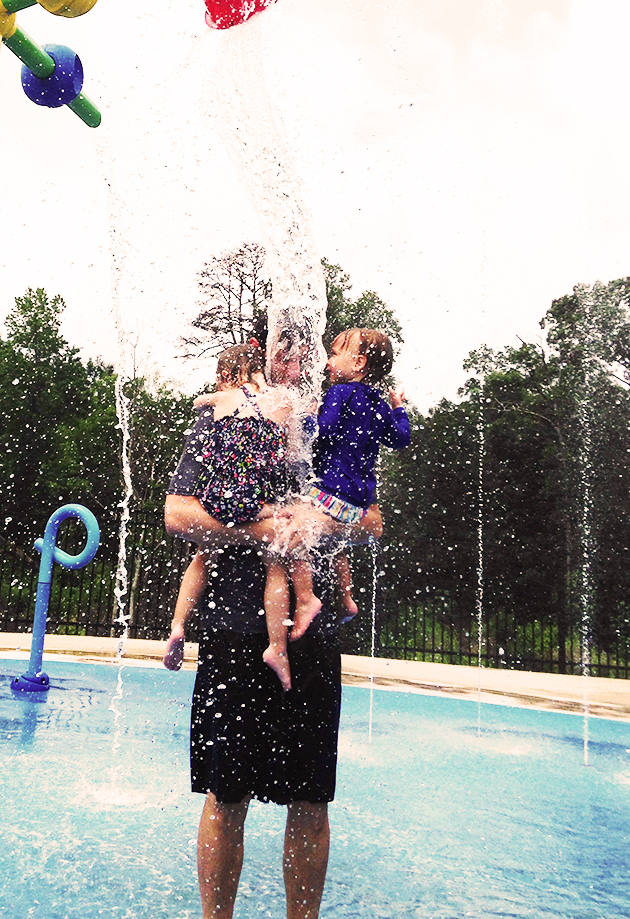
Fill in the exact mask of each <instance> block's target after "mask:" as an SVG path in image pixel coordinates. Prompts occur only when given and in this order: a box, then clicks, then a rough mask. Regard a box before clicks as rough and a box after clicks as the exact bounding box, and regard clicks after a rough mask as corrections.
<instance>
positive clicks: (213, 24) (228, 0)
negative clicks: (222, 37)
mask: <svg viewBox="0 0 630 919" xmlns="http://www.w3.org/2000/svg"><path fill="white" fill-rule="evenodd" d="M205 2H206V8H207V13H206V22H207V23H208V25H209V26H210V28H211V29H229V28H231V27H232V26H238V25H240V24H241V23H242V22H245V21H246V20H247V19H249V18H250V17H251V16H254V15H255V14H256V13H260V12H261V11H262V10H264V9H265V7H267V6H271V4H272V3H275V2H276V0H205Z"/></svg>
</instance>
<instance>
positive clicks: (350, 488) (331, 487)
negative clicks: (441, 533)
mask: <svg viewBox="0 0 630 919" xmlns="http://www.w3.org/2000/svg"><path fill="white" fill-rule="evenodd" d="M393 360H394V353H393V348H392V343H391V341H390V339H389V338H388V336H387V335H385V334H384V333H383V332H379V331H377V330H375V329H348V330H347V331H346V332H342V333H341V335H338V336H337V338H336V339H335V340H334V342H333V345H332V349H331V352H330V357H329V359H328V363H327V364H326V370H327V371H328V374H329V378H330V382H331V383H332V384H333V385H332V386H331V387H330V389H329V390H328V392H327V393H326V396H325V397H324V401H323V403H322V405H321V408H320V411H319V416H318V426H319V432H318V435H317V438H316V441H315V455H314V468H315V474H316V481H315V483H314V485H313V486H312V487H311V489H310V492H309V496H310V498H311V499H312V501H313V502H314V504H315V505H316V506H318V507H321V508H322V510H323V511H325V512H326V513H327V514H329V515H330V516H332V517H334V518H335V519H336V520H338V521H340V522H341V523H345V524H349V525H351V524H353V523H357V522H358V521H359V520H361V518H362V517H363V516H364V514H365V513H366V511H367V509H368V508H369V507H370V505H371V504H372V503H373V502H374V496H375V493H376V475H375V467H376V460H377V459H378V453H379V448H380V445H381V444H385V446H387V447H391V448H392V449H394V450H399V449H402V448H403V447H407V446H408V445H409V441H410V436H411V435H410V429H409V418H408V416H407V413H406V411H405V409H404V408H403V401H404V393H403V392H402V391H400V392H396V391H395V390H390V391H389V398H390V405H388V404H387V403H386V402H385V401H384V400H383V399H382V398H381V396H380V395H379V393H378V391H377V390H376V389H375V388H374V384H376V385H378V384H379V383H380V382H381V381H382V380H383V379H384V378H385V377H386V376H387V374H388V373H389V372H390V370H391V369H392V364H393ZM390 406H391V407H390ZM334 567H335V572H336V577H337V582H338V586H339V589H340V593H341V603H342V607H343V618H344V621H347V620H348V619H351V618H352V617H353V616H356V614H357V612H358V608H357V605H356V603H355V602H354V599H353V597H352V580H351V573H350V564H349V562H348V558H347V556H346V555H345V554H344V553H343V552H339V553H338V554H337V555H336V557H335V562H334ZM308 625H309V623H308V622H303V621H301V622H299V623H297V622H296V623H295V625H294V627H293V630H292V632H291V639H292V640H293V641H295V639H297V638H299V637H300V636H301V635H302V634H304V632H305V631H306V628H308Z"/></svg>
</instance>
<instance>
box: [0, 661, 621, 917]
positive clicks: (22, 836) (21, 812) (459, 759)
mask: <svg viewBox="0 0 630 919" xmlns="http://www.w3.org/2000/svg"><path fill="white" fill-rule="evenodd" d="M21 664H22V662H21V661H12V660H4V661H2V663H1V665H0V687H1V691H0V732H1V738H2V759H1V764H0V772H1V774H2V775H1V788H2V798H1V801H2V812H1V814H0V819H1V821H2V828H3V829H2V839H3V845H2V847H0V916H7V917H8V916H12V917H13V916H18V915H19V916H29V917H35V919H75V917H77V919H78V917H79V916H81V917H83V916H85V915H91V916H98V915H101V914H102V915H108V916H113V917H122V919H188V917H190V919H192V917H196V919H198V917H199V915H200V909H199V903H198V894H197V885H196V868H195V837H196V830H197V823H198V818H199V814H200V811H201V807H202V804H203V800H202V798H201V797H200V796H196V795H195V796H193V795H192V794H191V793H190V791H189V779H188V719H189V702H190V696H191V692H192V684H193V679H194V674H193V673H191V672H181V673H178V674H172V673H168V672H167V671H163V670H157V669H153V668H136V667H130V666H124V667H123V668H122V670H120V669H119V667H118V666H117V665H111V664H84V663H66V662H60V661H51V662H50V664H49V665H48V664H47V666H48V671H49V674H50V678H51V690H50V692H49V693H48V697H47V699H46V700H45V701H42V702H33V701H29V700H25V699H21V698H16V697H14V696H13V695H12V694H11V692H10V689H9V683H10V680H11V678H12V677H13V675H14V674H15V672H17V671H18V670H19V668H20V666H21ZM119 676H120V681H119ZM369 718H370V692H369V691H368V690H366V689H363V688H358V687H349V688H347V687H346V688H344V702H343V714H342V731H341V737H340V761H339V781H338V792H337V800H336V801H335V802H334V804H333V805H332V808H331V821H332V826H333V841H332V851H331V862H330V868H329V874H328V880H327V885H326V891H325V894H324V901H323V907H322V919H325V917H326V916H329V917H335V919H337V917H346V916H347V917H353V919H363V917H365V919H368V917H370V919H372V917H378V919H389V917H392V919H394V917H413V919H425V917H426V919H429V917H434V919H456V917H457V919H460V917H465V916H472V917H477V919H482V917H487V916H512V917H541V916H545V917H575V919H578V917H579V919H591V917H593V919H594V917H602V919H603V917H606V919H610V917H611V916H622V915H628V914H629V913H630V881H629V880H628V877H627V871H626V865H627V848H628V842H629V836H630V832H629V829H628V827H629V826H630V821H629V820H628V815H629V813H630V724H628V723H624V722H615V721H611V720H607V719H591V721H590V747H591V758H590V762H591V766H590V767H588V768H585V767H584V766H583V765H582V719H581V718H580V717H577V716H573V715H565V714H557V713H549V712H540V711H533V710H524V709H517V708H508V707H506V706H495V705H488V704H485V705H482V706H481V708H479V707H478V706H477V704H476V703H474V702H470V701H464V700H457V699H445V698H441V697H435V696H431V697H429V696H423V695H419V694H413V693H404V692H397V691H376V692H375V693H374V697H373V704H372V718H373V721H372V730H371V741H370V739H369V733H370V732H369ZM283 823H284V809H283V808H276V807H274V806H270V805H258V804H253V805H252V809H251V812H250V815H249V817H248V820H247V830H246V833H247V835H246V857H245V868H244V872H243V878H242V884H241V890H240V893H239V900H238V905H237V912H236V915H237V916H238V917H240V919H253V917H259V916H267V917H271V919H281V917H283V916H284V895H283V889H282V882H281V851H282V835H283Z"/></svg>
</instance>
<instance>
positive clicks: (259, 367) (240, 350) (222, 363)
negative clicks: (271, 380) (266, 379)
mask: <svg viewBox="0 0 630 919" xmlns="http://www.w3.org/2000/svg"><path fill="white" fill-rule="evenodd" d="M258 373H262V374H263V376H264V373H265V357H264V355H263V353H262V351H261V349H260V348H259V347H258V346H257V345H234V346H233V347H232V348H226V350H225V351H223V352H221V354H220V355H219V359H218V361H217V380H218V381H219V384H221V383H230V384H232V385H233V386H238V385H241V384H243V383H254V385H256V381H255V380H254V379H253V377H254V375H255V374H258Z"/></svg>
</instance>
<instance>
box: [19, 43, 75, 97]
mask: <svg viewBox="0 0 630 919" xmlns="http://www.w3.org/2000/svg"><path fill="white" fill-rule="evenodd" d="M43 50H44V51H45V52H46V53H47V54H49V55H50V57H51V58H52V59H53V61H54V62H55V69H54V70H53V72H52V73H51V74H50V76H47V77H43V78H40V77H36V76H35V74H34V73H32V71H30V70H29V69H28V67H27V66H26V65H24V66H23V67H22V88H23V90H24V92H25V93H26V95H27V96H28V98H29V99H30V100H31V102H34V103H35V104H36V105H45V106H46V107H47V108H60V107H61V106H62V105H67V104H68V103H69V102H73V101H74V100H75V99H76V98H77V96H78V95H79V93H80V92H81V89H82V87H83V65H82V63H81V60H80V58H79V55H78V54H76V53H75V52H74V51H73V50H72V48H67V47H66V46H65V45H44V46H43Z"/></svg>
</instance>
